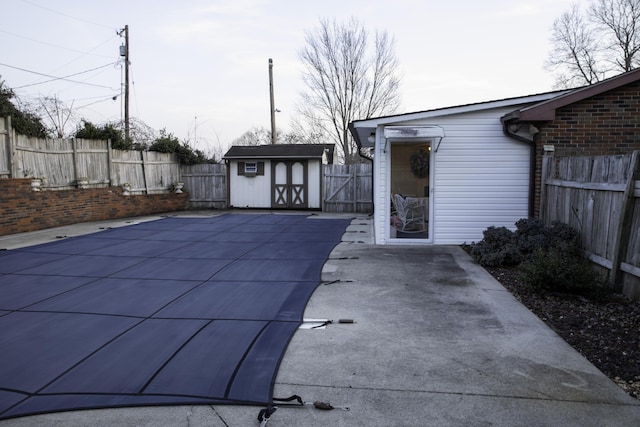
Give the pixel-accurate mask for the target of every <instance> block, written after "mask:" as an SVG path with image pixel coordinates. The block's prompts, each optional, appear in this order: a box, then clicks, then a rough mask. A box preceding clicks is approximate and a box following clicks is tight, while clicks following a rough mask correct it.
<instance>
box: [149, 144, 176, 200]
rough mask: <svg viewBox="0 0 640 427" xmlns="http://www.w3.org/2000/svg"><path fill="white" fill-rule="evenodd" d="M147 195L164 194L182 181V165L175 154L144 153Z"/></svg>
mask: <svg viewBox="0 0 640 427" xmlns="http://www.w3.org/2000/svg"><path fill="white" fill-rule="evenodd" d="M143 156H144V158H143V160H144V163H143V167H144V175H145V184H146V190H147V194H153V193H164V192H166V190H167V188H171V187H172V186H173V185H174V184H176V183H177V182H178V181H180V165H179V163H178V159H177V157H176V155H175V154H172V153H159V152H157V151H144V152H143Z"/></svg>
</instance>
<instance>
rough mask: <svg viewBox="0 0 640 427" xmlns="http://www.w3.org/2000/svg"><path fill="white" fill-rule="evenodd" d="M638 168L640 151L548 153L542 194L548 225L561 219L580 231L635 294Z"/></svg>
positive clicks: (590, 250) (639, 252)
mask: <svg viewBox="0 0 640 427" xmlns="http://www.w3.org/2000/svg"><path fill="white" fill-rule="evenodd" d="M639 169H640V151H635V152H634V153H633V155H617V156H601V157H570V158H554V157H552V156H545V157H544V158H543V161H542V188H541V195H540V196H541V197H540V200H541V207H540V213H541V217H542V218H543V219H544V221H545V223H547V224H550V223H551V222H552V221H560V222H563V223H565V224H569V225H571V226H572V227H573V228H575V229H576V230H578V231H579V232H580V237H581V239H582V247H583V249H584V251H585V254H586V255H587V257H588V258H589V259H590V260H591V261H593V262H595V263H597V264H599V265H601V266H603V267H605V268H607V269H609V270H611V281H612V283H614V284H615V286H616V287H618V288H621V287H622V286H623V283H625V293H627V294H632V295H630V296H633V297H634V298H637V297H638V295H639V294H640V281H638V278H640V173H639ZM624 273H626V274H628V275H629V276H628V277H626V276H625V274H624ZM628 283H634V284H633V285H630V286H627V284H628ZM629 287H631V288H633V289H627V288H629Z"/></svg>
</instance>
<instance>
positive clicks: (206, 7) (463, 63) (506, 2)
mask: <svg viewBox="0 0 640 427" xmlns="http://www.w3.org/2000/svg"><path fill="white" fill-rule="evenodd" d="M582 2H583V3H584V2H586V0H582ZM3 3H4V4H3V5H2V9H1V10H2V20H1V23H0V46H1V48H0V49H1V52H2V54H1V55H0V76H1V77H0V78H1V79H2V80H4V81H5V83H6V85H7V86H8V87H10V88H14V89H15V91H16V93H17V94H18V95H19V96H20V97H21V98H22V99H25V100H29V99H37V98H39V97H42V96H57V97H58V98H59V99H60V100H62V101H64V102H65V103H66V104H67V105H71V103H72V102H73V106H74V108H75V109H77V111H78V113H79V114H80V115H81V116H82V117H85V118H87V119H89V120H90V121H92V122H94V123H96V124H101V123H104V122H106V121H120V120H121V118H122V115H123V113H122V102H121V96H120V94H121V88H122V82H123V73H122V67H121V64H122V62H121V61H120V57H119V46H120V45H121V44H122V43H123V42H124V39H123V38H121V37H119V36H118V35H117V34H116V32H117V30H120V29H122V28H124V26H125V25H128V26H129V46H130V62H131V66H130V76H131V77H130V78H131V82H132V83H131V89H130V93H131V95H130V96H131V97H130V115H131V117H136V118H139V119H140V120H142V121H143V122H145V123H146V124H147V125H149V126H150V127H152V128H154V129H156V130H157V129H161V128H166V129H167V131H169V132H172V133H173V134H175V135H176V136H178V137H179V138H181V139H183V138H189V139H191V140H192V141H193V140H194V138H195V139H196V140H197V146H198V148H201V149H203V150H205V151H208V152H212V151H213V150H214V149H215V147H217V146H220V149H219V150H222V151H226V149H227V147H228V146H229V145H230V143H231V142H232V141H233V140H234V139H235V138H237V137H239V136H240V135H242V134H243V133H244V132H245V131H246V130H248V129H250V128H252V127H255V126H258V127H265V128H269V127H270V113H269V111H270V110H269V78H268V59H269V58H273V62H274V68H273V70H274V88H275V102H276V107H277V108H278V109H279V110H281V112H280V113H277V115H276V120H277V127H278V129H282V130H285V131H286V130H288V129H289V123H290V119H291V117H292V115H293V113H294V109H295V103H296V101H297V100H298V96H299V94H300V92H301V91H303V90H304V86H303V85H302V82H301V71H302V67H301V64H300V61H299V59H298V51H299V50H300V49H301V48H302V47H303V46H304V44H305V31H309V30H313V29H314V28H317V26H318V23H319V20H320V18H329V19H333V18H336V19H337V20H338V21H346V20H348V19H349V18H350V17H352V16H353V17H356V18H358V19H359V20H360V21H361V22H362V23H363V25H364V26H365V27H366V28H367V29H368V30H369V31H371V32H373V31H374V30H376V29H377V30H386V31H387V32H388V33H389V34H390V35H392V36H394V37H395V40H396V54H397V56H398V59H399V62H400V66H399V71H400V75H401V81H402V85H401V97H402V100H401V108H400V111H398V112H399V113H402V112H412V111H421V110H428V109H432V108H441V107H449V106H455V105H462V104H468V103H474V102H482V101H489V100H496V99H502V98H507V97H516V96H521V95H530V94H536V93H541V92H547V91H550V90H552V89H553V79H552V76H551V75H550V74H549V73H548V72H547V71H545V70H544V68H543V64H544V61H545V59H546V58H547V55H548V52H549V51H550V45H549V35H550V28H551V26H552V24H553V21H554V19H555V18H557V17H559V16H560V15H561V14H562V13H563V12H564V11H566V10H567V9H568V8H569V6H570V4H571V3H572V1H571V0H484V1H477V0H395V1H389V0H384V1H383V0H323V1H313V2H312V1H305V0H179V1H175V0H172V1H166V0H126V1H125V0H122V1H121V0H110V1H94V0H12V1H11V2H8V1H5V2H3ZM119 61H120V62H119ZM89 70H93V71H89ZM35 73H40V74H44V75H46V76H52V77H65V76H71V75H73V76H71V77H68V79H70V80H72V81H65V80H60V79H57V80H53V81H50V82H48V83H41V82H43V81H47V80H52V77H45V76H43V75H38V74H35ZM77 73H81V74H77ZM116 95H117V96H118V99H117V100H115V101H114V100H112V97H114V96H116ZM194 129H195V132H194Z"/></svg>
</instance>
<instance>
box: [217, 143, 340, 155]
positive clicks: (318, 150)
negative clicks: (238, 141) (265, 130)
mask: <svg viewBox="0 0 640 427" xmlns="http://www.w3.org/2000/svg"><path fill="white" fill-rule="evenodd" d="M325 149H326V150H328V152H327V155H328V158H329V159H331V158H332V157H333V149H334V145H333V144H274V145H234V146H232V147H231V148H230V149H229V151H227V153H226V154H225V155H224V157H223V158H224V159H290V158H295V159H322V155H323V154H324V152H325Z"/></svg>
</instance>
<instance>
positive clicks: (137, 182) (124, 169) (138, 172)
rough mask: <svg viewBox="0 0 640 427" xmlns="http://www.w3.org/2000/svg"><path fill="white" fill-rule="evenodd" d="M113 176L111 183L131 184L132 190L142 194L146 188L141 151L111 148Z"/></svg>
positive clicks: (119, 184)
mask: <svg viewBox="0 0 640 427" xmlns="http://www.w3.org/2000/svg"><path fill="white" fill-rule="evenodd" d="M111 157H112V162H113V163H112V177H111V181H112V183H111V185H115V186H122V185H124V184H129V185H130V186H131V192H132V193H134V194H135V193H137V194H142V193H144V192H145V190H146V185H145V179H144V171H143V168H142V154H141V152H140V151H128V150H111Z"/></svg>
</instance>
